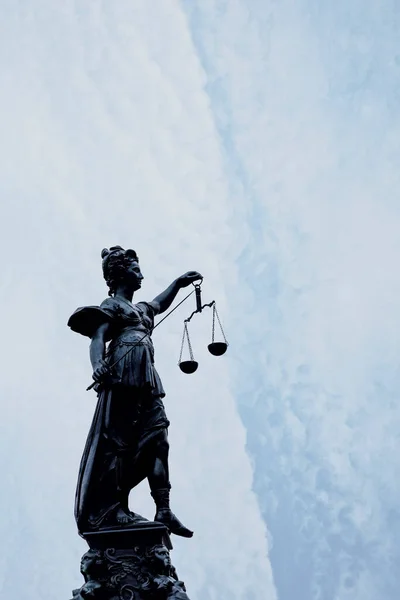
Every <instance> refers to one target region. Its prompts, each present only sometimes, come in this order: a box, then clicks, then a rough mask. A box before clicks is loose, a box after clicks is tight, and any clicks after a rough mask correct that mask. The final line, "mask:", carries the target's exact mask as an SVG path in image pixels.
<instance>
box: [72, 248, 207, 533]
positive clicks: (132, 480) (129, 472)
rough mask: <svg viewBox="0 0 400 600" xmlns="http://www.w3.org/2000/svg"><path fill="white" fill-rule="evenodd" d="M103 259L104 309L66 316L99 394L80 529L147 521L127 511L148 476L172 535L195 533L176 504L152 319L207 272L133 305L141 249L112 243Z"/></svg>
mask: <svg viewBox="0 0 400 600" xmlns="http://www.w3.org/2000/svg"><path fill="white" fill-rule="evenodd" d="M101 256H102V259H103V275H104V279H105V281H106V283H107V285H108V288H109V292H108V294H109V298H107V299H106V300H104V302H102V304H101V305H100V306H89V307H84V308H79V309H77V310H76V311H75V312H74V314H73V315H72V316H71V317H70V319H69V321H68V325H69V326H70V327H71V329H72V330H73V331H76V332H78V333H80V334H82V335H85V336H87V337H89V338H90V339H91V342H90V361H91V363H92V367H93V379H94V381H95V382H96V391H97V392H98V402H97V407H96V411H95V414H94V417H93V422H92V425H91V428H90V431H89V435H88V438H87V442H86V446H85V449H84V452H83V456H82V460H81V465H80V469H79V476H78V484H77V490H76V499H75V518H76V522H77V525H78V530H79V532H80V533H83V532H88V531H96V530H100V529H104V528H109V527H116V526H117V527H125V526H131V525H132V524H134V523H135V522H137V521H138V520H141V519H142V517H140V516H139V515H136V514H135V513H133V512H132V511H130V510H129V506H128V496H129V493H130V491H131V490H132V489H133V488H134V487H135V486H137V485H138V484H139V483H140V482H141V481H143V480H144V479H146V478H147V480H148V482H149V486H150V490H151V495H152V497H153V499H154V501H155V504H156V514H155V517H154V520H155V521H158V522H160V523H163V524H164V525H165V526H166V527H167V529H168V530H169V531H170V532H171V533H174V534H176V535H180V536H183V537H192V535H193V532H192V531H190V530H189V529H188V528H187V527H185V526H184V525H183V524H182V523H181V522H180V521H179V519H178V518H177V517H176V516H175V515H174V513H173V512H172V511H171V509H170V504H169V497H170V489H171V485H170V481H169V468H168V451H169V444H168V434H167V432H168V426H169V421H168V419H167V416H166V413H165V409H164V404H163V401H162V398H163V397H164V396H165V392H164V389H163V386H162V383H161V380H160V377H159V375H158V373H157V371H156V369H155V366H154V348H153V343H152V340H151V332H152V330H153V328H154V317H155V316H156V315H158V314H161V313H163V312H165V311H166V310H167V309H168V308H169V307H170V306H171V304H172V302H173V301H174V299H175V297H176V295H177V294H178V292H179V290H180V289H181V288H184V287H187V286H188V285H190V284H191V283H194V282H195V281H199V280H201V279H202V276H201V275H200V273H198V272H196V271H189V272H188V273H185V274H184V275H182V276H181V277H178V278H177V279H176V280H175V281H173V282H172V283H171V285H170V286H169V287H168V288H167V289H166V290H165V291H164V292H162V293H161V294H159V295H158V296H157V297H156V298H154V300H152V301H151V302H139V303H137V304H133V303H132V299H133V295H134V293H135V292H136V291H137V290H139V289H140V287H141V284H142V280H143V275H142V273H141V270H140V266H139V259H138V256H137V254H136V252H135V251H134V250H130V249H129V250H124V249H123V248H121V247H120V246H113V247H111V248H110V249H109V250H108V249H104V250H103V251H102V253H101ZM146 334H147V335H146ZM110 365H113V368H112V369H110Z"/></svg>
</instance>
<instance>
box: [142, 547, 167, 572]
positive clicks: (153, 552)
mask: <svg viewBox="0 0 400 600" xmlns="http://www.w3.org/2000/svg"><path fill="white" fill-rule="evenodd" d="M147 559H148V560H149V562H150V564H151V566H152V568H153V570H154V571H155V572H157V573H160V574H162V573H167V572H169V571H170V569H171V559H170V556H169V551H168V548H167V547H166V546H164V544H159V545H157V546H153V548H151V549H150V550H149V552H148V553H147Z"/></svg>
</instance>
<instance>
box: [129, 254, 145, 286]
mask: <svg viewBox="0 0 400 600" xmlns="http://www.w3.org/2000/svg"><path fill="white" fill-rule="evenodd" d="M125 273H126V277H127V278H128V279H129V282H130V283H132V285H133V289H134V291H137V290H138V289H140V287H141V285H142V281H143V279H144V277H143V275H142V272H141V270H140V267H139V263H137V262H136V261H135V260H131V261H129V264H128V266H127V268H126V271H125Z"/></svg>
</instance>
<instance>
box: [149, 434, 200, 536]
mask: <svg viewBox="0 0 400 600" xmlns="http://www.w3.org/2000/svg"><path fill="white" fill-rule="evenodd" d="M168 454H169V442H168V434H167V430H166V429H165V430H164V432H163V436H161V437H160V439H159V440H158V441H157V445H156V447H155V453H154V461H153V465H152V468H151V470H150V472H149V475H148V481H149V486H150V490H151V495H152V496H153V499H154V502H155V504H156V507H157V510H156V515H155V517H154V520H155V521H158V522H160V523H163V524H164V525H165V526H166V527H167V528H168V529H169V530H170V532H171V533H175V535H180V536H182V537H192V535H193V532H192V531H190V529H188V528H187V527H185V526H184V525H182V523H181V522H180V521H179V519H178V518H177V517H176V516H175V515H174V513H173V512H172V511H171V508H170V500H169V497H170V489H171V484H170V482H169V467H168Z"/></svg>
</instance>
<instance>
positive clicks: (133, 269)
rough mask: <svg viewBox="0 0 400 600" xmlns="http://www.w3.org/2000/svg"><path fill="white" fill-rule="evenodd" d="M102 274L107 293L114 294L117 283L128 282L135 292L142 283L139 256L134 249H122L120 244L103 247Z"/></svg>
mask: <svg viewBox="0 0 400 600" xmlns="http://www.w3.org/2000/svg"><path fill="white" fill-rule="evenodd" d="M101 258H102V259H103V275H104V279H105V280H106V283H107V285H108V288H109V292H108V294H109V295H110V296H112V295H113V294H115V292H116V290H117V287H118V285H120V284H123V283H124V284H128V285H129V286H130V287H131V288H132V290H133V291H134V292H135V291H136V290H138V289H139V288H140V286H141V284H142V280H143V275H142V273H141V271H140V267H139V257H138V255H137V254H136V252H135V250H131V249H128V250H124V249H123V248H121V246H111V248H110V249H108V248H104V249H103V250H102V252H101Z"/></svg>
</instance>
